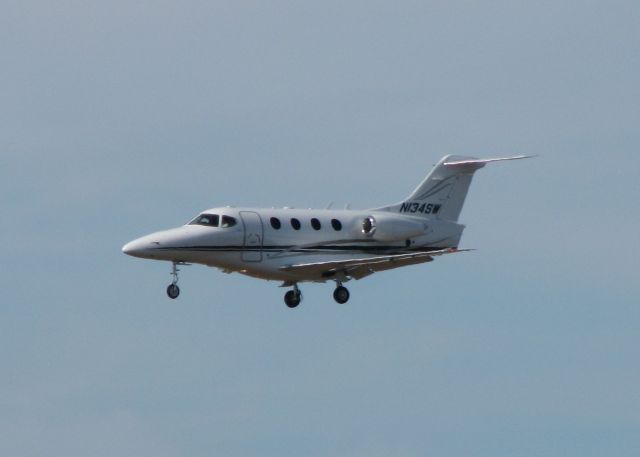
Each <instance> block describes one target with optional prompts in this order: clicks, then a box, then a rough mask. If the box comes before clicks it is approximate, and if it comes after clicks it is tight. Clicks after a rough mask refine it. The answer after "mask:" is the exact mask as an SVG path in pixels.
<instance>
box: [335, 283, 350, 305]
mask: <svg viewBox="0 0 640 457" xmlns="http://www.w3.org/2000/svg"><path fill="white" fill-rule="evenodd" d="M333 299H334V300H335V301H337V302H338V303H340V304H343V303H346V302H348V301H349V289H347V288H346V287H344V286H343V285H342V284H340V283H338V286H337V287H336V290H334V291H333Z"/></svg>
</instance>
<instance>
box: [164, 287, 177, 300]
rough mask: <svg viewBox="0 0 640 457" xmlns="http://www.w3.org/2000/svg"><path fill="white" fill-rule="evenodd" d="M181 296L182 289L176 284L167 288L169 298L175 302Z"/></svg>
mask: <svg viewBox="0 0 640 457" xmlns="http://www.w3.org/2000/svg"><path fill="white" fill-rule="evenodd" d="M178 295H180V288H179V287H178V286H177V285H176V284H169V286H168V287H167V296H168V297H169V298H171V299H172V300H175V299H176V298H178Z"/></svg>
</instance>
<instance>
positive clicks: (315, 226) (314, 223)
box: [311, 217, 322, 230]
mask: <svg viewBox="0 0 640 457" xmlns="http://www.w3.org/2000/svg"><path fill="white" fill-rule="evenodd" d="M311 227H313V229H314V230H320V228H321V227H322V226H321V225H320V221H319V220H318V219H316V218H315V217H314V218H313V219H311Z"/></svg>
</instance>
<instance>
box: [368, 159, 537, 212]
mask: <svg viewBox="0 0 640 457" xmlns="http://www.w3.org/2000/svg"><path fill="white" fill-rule="evenodd" d="M527 157H528V156H517V157H504V158H498V159H476V158H474V157H463V156H454V155H448V156H445V157H443V158H442V159H441V160H440V161H439V162H438V163H437V164H436V166H435V167H434V168H433V170H431V172H430V173H429V174H428V175H427V177H426V178H425V179H424V180H423V181H422V182H421V183H420V185H418V187H417V188H416V189H415V190H414V191H413V192H412V193H411V195H409V196H408V197H407V198H406V199H405V200H404V201H403V202H401V203H398V204H396V205H392V206H388V207H385V208H380V210H384V211H392V212H399V213H401V214H408V215H416V216H425V217H432V218H437V219H443V220H447V221H452V222H457V220H458V218H459V217H460V212H461V211H462V206H463V205H464V200H465V198H466V197H467V192H468V191H469V186H470V185H471V181H472V179H473V174H474V173H475V172H476V171H477V170H479V169H480V168H482V167H484V166H485V165H486V164H487V163H489V162H497V161H501V160H516V159H524V158H527Z"/></svg>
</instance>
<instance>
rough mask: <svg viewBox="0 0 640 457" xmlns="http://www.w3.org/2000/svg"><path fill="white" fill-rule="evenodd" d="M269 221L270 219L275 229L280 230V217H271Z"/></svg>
mask: <svg viewBox="0 0 640 457" xmlns="http://www.w3.org/2000/svg"><path fill="white" fill-rule="evenodd" d="M270 221H271V227H273V228H274V229H276V230H280V227H281V224H280V219H278V218H277V217H272V218H271V219H270Z"/></svg>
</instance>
